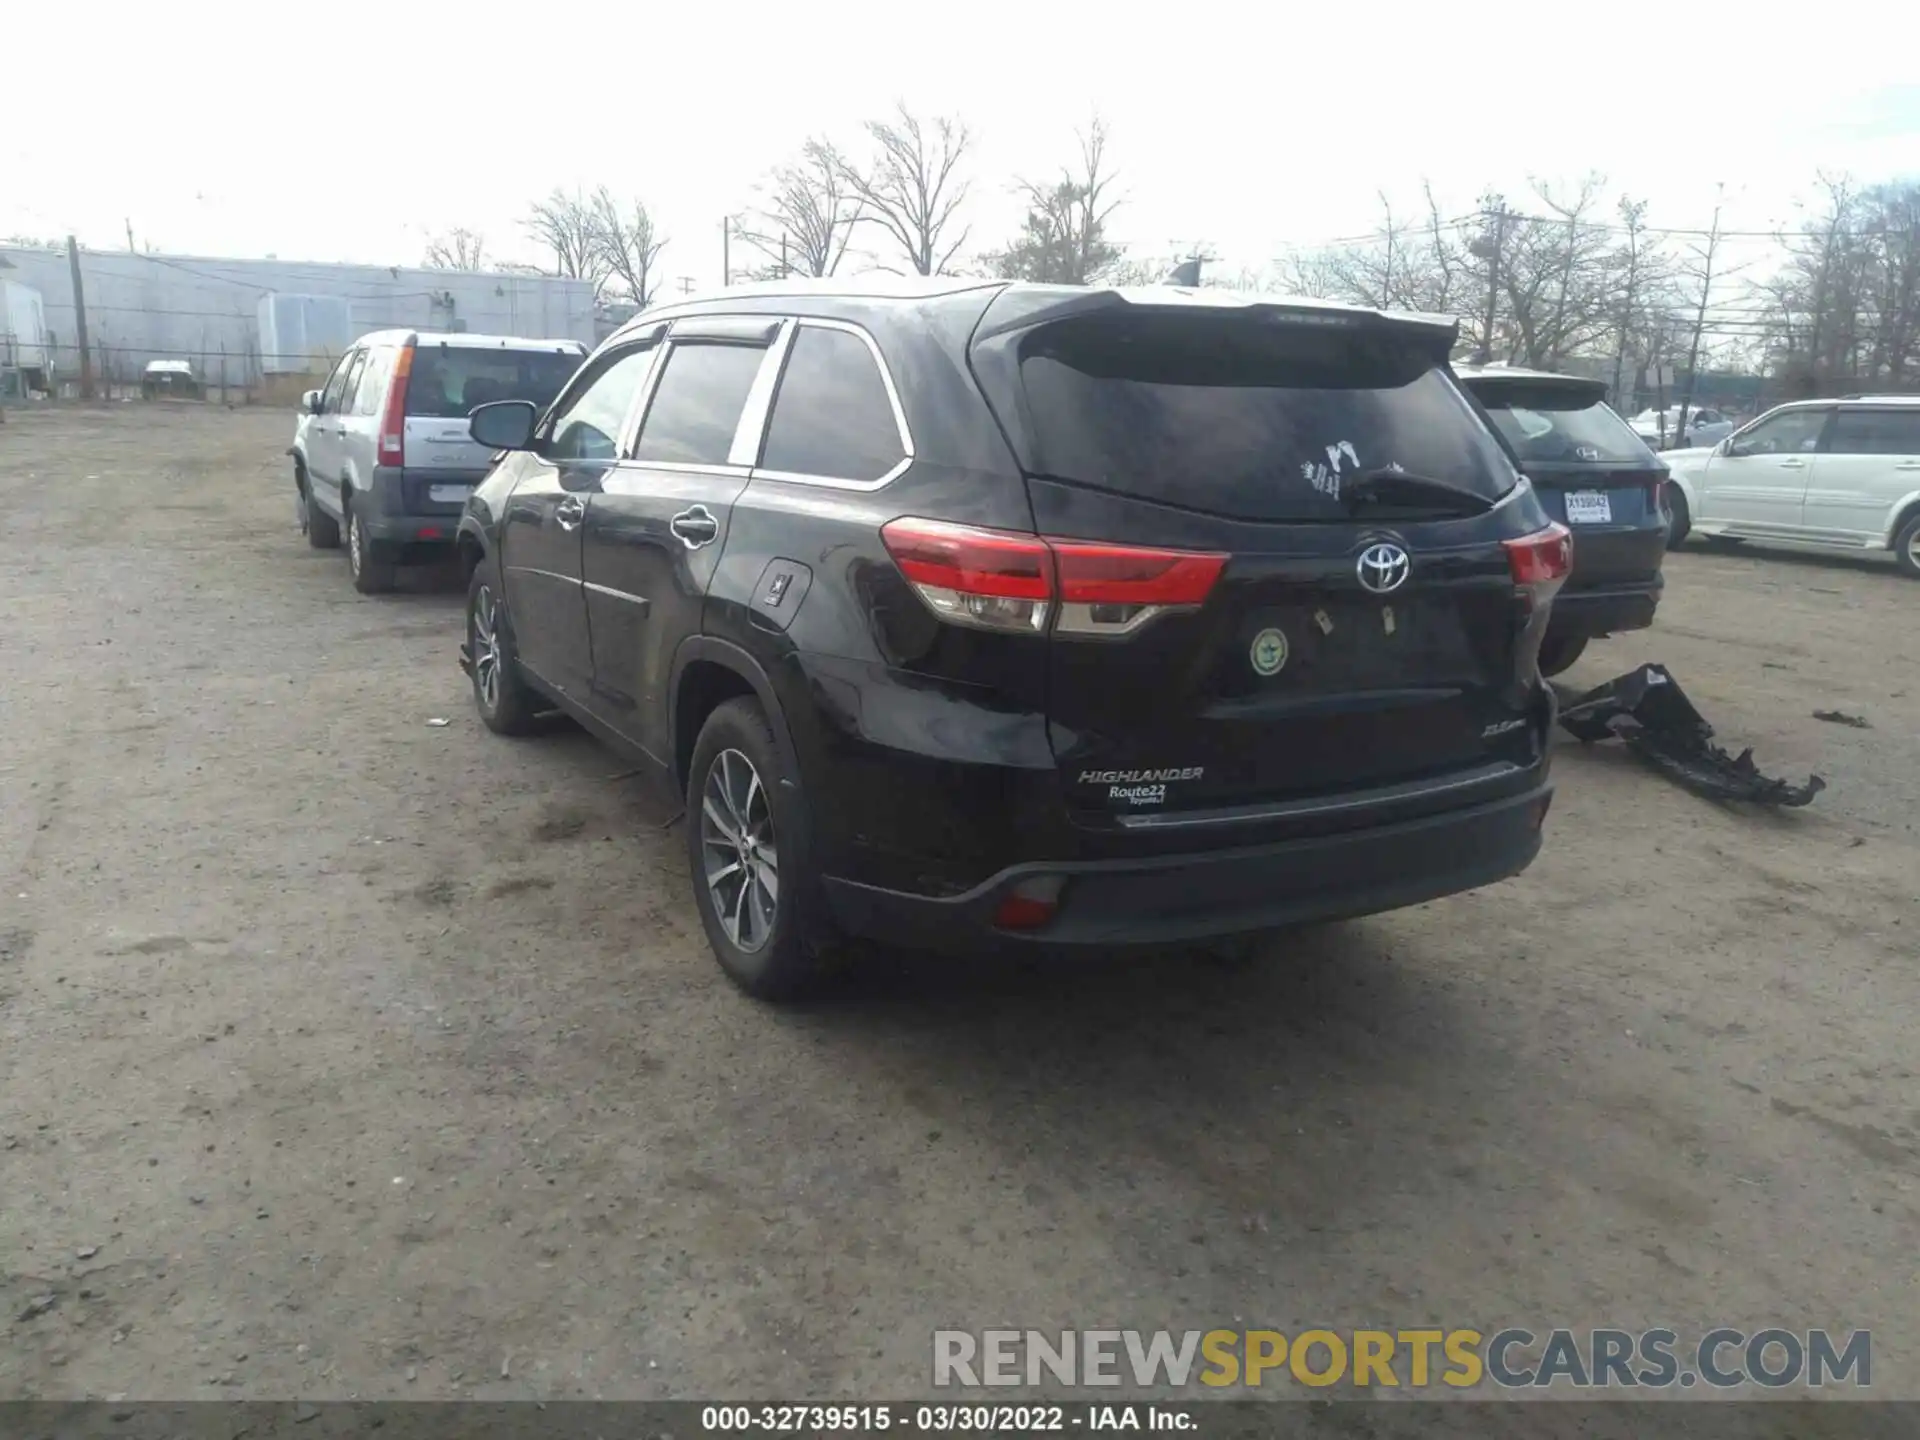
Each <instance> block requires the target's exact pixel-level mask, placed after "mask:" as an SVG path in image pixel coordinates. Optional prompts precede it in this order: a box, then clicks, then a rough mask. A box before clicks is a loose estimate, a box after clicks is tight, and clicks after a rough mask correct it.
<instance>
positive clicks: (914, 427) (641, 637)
mask: <svg viewBox="0 0 1920 1440" xmlns="http://www.w3.org/2000/svg"><path fill="white" fill-rule="evenodd" d="M1454 338H1455V327H1454V326H1453V324H1452V323H1451V322H1448V321H1441V320H1432V319H1425V318H1419V317H1409V316H1405V315H1387V314H1380V313H1375V312H1373V311H1369V310H1361V309H1352V308H1346V307H1341V306H1337V305H1332V304H1325V303H1321V302H1317V301H1298V302H1295V301H1278V300H1265V299H1256V298H1249V297H1229V296H1226V295H1224V294H1221V293H1218V292H1207V291H1189V290H1176V289H1165V288H1161V289H1147V290H1119V289H1100V288H1094V289H1087V288H1067V287H1056V286H1045V285H1032V284H1019V283H1007V282H1003V281H988V282H982V281H958V280H955V281H931V282H924V283H913V284H904V285H900V286H887V287H884V288H883V287H881V286H880V285H878V284H873V285H869V284H868V283H867V282H864V281H824V282H791V283H785V284H780V285H774V286H767V287H749V288H742V289H736V290H729V291H727V292H726V293H725V294H724V295H722V296H719V297H716V298H712V299H708V300H705V301H700V302H685V303H676V304H673V305H670V306H666V307H663V308H660V309H657V310H654V311H651V312H649V313H647V314H645V315H643V316H640V317H638V318H636V319H635V320H633V321H631V322H629V323H628V324H627V325H626V326H625V327H623V328H622V329H621V330H620V331H619V332H618V333H616V334H615V335H614V336H612V337H611V338H610V339H609V340H608V341H607V342H606V343H605V344H603V345H602V346H601V347H600V349H599V350H598V351H597V352H596V353H595V354H594V356H593V357H592V359H591V360H589V361H588V363H587V364H586V365H585V366H584V367H583V368H582V369H581V372H580V373H579V374H578V375H577V376H575V377H574V379H573V381H572V382H571V383H570V384H569V385H568V386H567V388H566V390H565V391H564V392H563V393H562V394H561V395H560V397H559V398H558V399H557V400H556V401H555V403H554V404H553V405H552V406H551V407H550V408H549V409H548V410H547V411H546V412H545V414H544V415H542V414H541V413H540V411H539V407H538V406H537V405H534V404H531V403H527V402H524V401H521V402H504V403H500V404H494V405H486V406H482V407H480V408H479V409H478V410H476V411H475V412H474V415H473V419H472V432H473V435H474V438H475V439H476V440H477V441H478V442H479V443H480V444H482V445H484V446H486V447H488V448H489V449H493V450H500V451H506V452H511V453H509V454H508V455H507V456H506V457H505V458H503V460H502V461H501V462H500V464H499V465H498V466H497V468H496V469H495V470H494V471H493V473H492V474H491V475H489V476H488V478H487V479H486V480H485V481H484V482H483V483H482V484H481V485H480V486H479V488H478V489H476V490H475V492H474V494H473V498H472V499H471V500H470V501H469V502H468V505H467V509H466V513H465V515H464V516H463V517H462V519H461V521H460V530H459V545H460V549H461V552H462V555H463V556H464V558H465V561H466V564H467V567H468V570H469V572H470V575H469V585H468V601H467V637H466V643H465V645H464V647H463V651H464V654H463V663H464V665H465V667H466V669H467V671H468V673H469V675H470V676H471V680H472V686H473V694H474V699H475V702H476V704H477V706H478V709H479V713H480V717H481V719H482V720H483V721H484V722H485V723H486V724H487V725H488V726H489V727H490V728H492V729H493V730H495V731H499V732H503V733H509V734H512V733H519V732H522V731H525V730H527V729H528V728H530V722H531V721H532V720H533V719H534V717H535V715H536V714H537V713H538V712H541V711H544V710H551V709H554V708H556V707H557V708H559V709H562V710H564V711H566V712H567V713H569V714H571V715H572V716H574V717H575V718H577V719H578V720H580V721H581V722H582V723H583V724H585V725H586V726H587V727H588V728H589V729H591V730H593V731H595V732H597V733H598V734H599V735H601V736H602V737H604V738H605V739H606V740H608V741H610V742H611V743H612V744H614V745H615V746H616V747H618V748H619V749H621V750H622V751H625V752H627V753H629V754H631V755H633V756H634V757H637V759H638V760H639V762H640V763H642V764H643V766H645V767H646V768H648V769H650V770H651V771H652V772H654V773H656V774H657V775H659V776H660V777H661V778H662V779H663V780H664V781H665V782H666V783H667V784H668V785H669V786H670V787H671V788H672V790H673V791H674V792H676V793H678V794H681V795H684V796H685V803H686V825H685V831H686V847H687V850H686V853H687V864H688V867H689V870H690V873H691V876H692V881H693V891H694V896H695V899H696V903H697V905H698V907H699V911H700V916H701V919H702V922H703V924H704V926H705V929H706V932H707V936H708V938H709V940H710V941H711V943H712V946H713V949H714V951H715V953H716V955H717V957H718V959H719V961H720V963H721V965H722V966H723V967H724V968H725V970H726V971H727V973H728V974H729V975H730V976H731V977H732V978H733V979H734V980H735V981H736V982H737V983H738V984H739V985H741V986H742V987H743V988H744V989H746V990H747V991H749V992H751V993H753V994H755V995H759V996H763V997H768V998H780V997H785V996H790V995H794V994H796V993H798V992H800V991H802V990H803V989H805V988H806V987H807V986H808V984H809V982H811V981H812V980H813V979H814V978H815V977H816V976H817V975H818V973H819V958H820V956H821V955H822V954H823V953H824V951H825V948H826V947H827V946H828V945H829V944H830V942H831V941H832V939H833V938H834V937H836V936H840V935H844V934H847V933H854V934H859V935H863V936H868V937H873V938H877V939H881V940H885V941H894V942H901V943H906V944H911V945H915V946H919V947H924V948H934V949H946V950H950V951H954V952H959V953H965V952H968V951H975V950H979V949H986V948H1000V947H1007V946H1014V947H1018V946H1026V947H1033V948H1035V949H1042V950H1061V951H1078V952H1081V953H1087V952H1100V953H1104V952H1106V951H1109V950H1111V949H1114V948H1117V947H1122V946H1127V947H1131V946H1136V945H1154V946H1157V945H1164V944H1168V943H1172V942H1180V943H1186V942H1200V941H1213V940H1216V939H1226V938H1228V937H1234V936H1240V935H1245V934H1249V933H1252V932H1258V931H1262V930H1268V929H1273V928H1276V927H1280V926H1284V925H1289V924H1293V923H1296V922H1301V921H1307V920H1316V919H1324V918H1330V917H1336V916H1350V915H1358V914H1364V913H1367V912H1372V911H1380V910H1386V909H1391V908H1394V907H1397V906H1403V905H1411V904H1414V903H1416V902H1419V901H1423V900H1429V899H1432V898H1434V897H1435V896H1440V895H1446V894H1449V893H1451V892H1455V891H1460V890H1465V889H1468V888H1470V887H1473V886H1478V885H1485V884H1487V883H1489V882H1492V881H1495V880H1498V879H1501V878H1502V877H1504V876H1508V875H1512V874H1514V873H1515V872H1517V871H1519V870H1522V869H1524V868H1525V867H1526V866H1527V864H1528V863H1529V862H1530V861H1531V860H1532V859H1533V857H1534V855H1535V853H1536V852H1537V850H1538V848H1539V845H1540V833H1541V824H1542V821H1543V819H1544V817H1545V815H1546V811H1547V807H1548V802H1549V799H1550V795H1551V791H1550V787H1549V785H1548V783H1547V766H1548V737H1549V727H1550V724H1551V721H1552V718H1553V700H1552V696H1551V693H1550V691H1549V690H1548V688H1547V687H1546V685H1545V684H1544V682H1543V681H1542V680H1541V678H1540V674H1539V670H1538V667H1537V663H1536V662H1537V654H1538V650H1539V646H1540V642H1541V638H1542V636H1543V635H1544V634H1545V631H1546V625H1547V621H1548V618H1549V612H1550V603H1551V600H1552V597H1553V594H1554V592H1555V590H1556V589H1557V588H1558V587H1559V585H1560V583H1561V581H1562V580H1563V578H1564V577H1565V576H1566V574H1567V571H1568V568H1569V565H1570V553H1571V541H1570V538H1569V536H1568V532H1567V530H1566V529H1565V527H1563V526H1561V525H1559V524H1556V523H1554V522H1553V521H1552V520H1551V519H1550V518H1549V517H1548V515H1547V513H1546V512H1545V511H1544V510H1543V509H1542V508H1541V504H1540V501H1539V499H1538V498H1537V497H1536V496H1535V494H1534V493H1533V491H1532V489H1531V487H1530V486H1529V484H1528V483H1527V482H1526V481H1525V480H1524V479H1522V478H1521V477H1520V476H1519V475H1518V473H1517V472H1516V470H1515V467H1514V465H1513V464H1512V461H1511V458H1510V456H1509V454H1508V452H1507V451H1506V449H1504V448H1503V446H1502V445H1501V443H1500V441H1499V440H1498V439H1497V438H1496V436H1495V435H1494V434H1493V432H1492V431H1491V430H1490V429H1489V428H1488V426H1487V423H1486V421H1485V419H1484V418H1483V415H1482V412H1480V411H1479V410H1477V409H1476V408H1475V407H1474V406H1473V404H1472V403H1471V402H1470V401H1469V400H1468V398H1467V397H1466V395H1465V394H1464V393H1463V391H1462V390H1461V388H1460V385H1459V383H1458V381H1457V380H1456V379H1455V378H1454V376H1453V374H1452V372H1451V371H1450V369H1449V367H1448V364H1447V355H1448V352H1449V349H1450V347H1451V346H1452V344H1453V341H1454Z"/></svg>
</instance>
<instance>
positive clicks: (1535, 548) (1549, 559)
mask: <svg viewBox="0 0 1920 1440" xmlns="http://www.w3.org/2000/svg"><path fill="white" fill-rule="evenodd" d="M1501 543H1502V544H1504V545H1505V546H1506V547H1507V564H1508V565H1509V566H1510V567H1511V568H1512V570H1513V583H1514V584H1516V585H1526V586H1535V585H1556V586H1557V585H1558V584H1559V583H1560V582H1561V581H1562V580H1565V579H1566V578H1567V575H1568V573H1569V572H1570V571H1571V570H1572V569H1573V532H1572V531H1571V530H1569V529H1567V527H1566V526H1564V525H1561V524H1559V523H1557V522H1554V523H1549V524H1548V526H1547V528H1546V529H1544V530H1536V531H1534V532H1533V534H1531V535H1522V536H1521V537H1520V538H1519V539H1518V540H1506V541H1502V542H1501Z"/></svg>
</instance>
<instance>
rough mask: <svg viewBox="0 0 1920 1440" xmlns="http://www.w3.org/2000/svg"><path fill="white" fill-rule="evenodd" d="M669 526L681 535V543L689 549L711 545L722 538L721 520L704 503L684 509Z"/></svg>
mask: <svg viewBox="0 0 1920 1440" xmlns="http://www.w3.org/2000/svg"><path fill="white" fill-rule="evenodd" d="M667 528H668V529H669V530H671V531H673V533H674V534H675V535H677V536H679V537H680V543H681V544H682V545H684V546H686V547H687V549H689V550H698V549H699V548H700V547H701V546H702V545H711V544H712V543H713V542H714V541H715V540H717V539H719V538H720V522H719V521H718V520H716V519H714V518H713V512H712V511H710V510H709V509H707V507H706V506H704V505H696V506H694V507H693V508H692V509H691V510H682V511H681V512H680V513H679V514H678V515H676V516H674V517H673V520H672V521H671V522H670V523H669V524H668V526H667Z"/></svg>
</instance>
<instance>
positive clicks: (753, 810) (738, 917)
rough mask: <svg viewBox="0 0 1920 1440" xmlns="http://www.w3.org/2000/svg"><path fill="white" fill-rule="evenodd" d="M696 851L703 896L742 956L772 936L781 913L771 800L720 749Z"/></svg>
mask: <svg viewBox="0 0 1920 1440" xmlns="http://www.w3.org/2000/svg"><path fill="white" fill-rule="evenodd" d="M700 851H701V855H702V857H703V861H704V866H703V868H704V869H705V872H706V882H707V895H708V897H709V898H710V899H711V900H712V901H713V913H714V914H715V915H717V916H719V917H720V926H721V928H722V929H723V930H725V931H726V933H727V938H728V939H729V940H731V941H732V942H733V943H734V944H735V945H736V946H738V947H739V948H740V949H742V950H745V951H749V952H751V951H755V950H758V949H760V948H761V947H762V946H763V945H765V944H766V943H767V941H768V940H769V939H770V938H771V937H772V935H773V925H774V920H775V918H776V917H777V916H778V915H779V911H780V856H779V851H778V850H777V849H776V847H775V844H774V834H773V807H772V796H771V795H769V794H768V792H767V787H766V786H765V785H764V784H763V783H761V780H760V772H759V771H758V770H756V769H754V768H753V762H752V761H751V760H749V759H748V758H747V757H746V756H745V755H743V754H742V753H741V752H740V751H738V750H722V751H721V752H720V753H719V754H718V755H716V756H714V759H713V764H712V765H711V766H709V767H708V769H707V783H706V785H705V786H704V787H703V788H702V793H701V796H700Z"/></svg>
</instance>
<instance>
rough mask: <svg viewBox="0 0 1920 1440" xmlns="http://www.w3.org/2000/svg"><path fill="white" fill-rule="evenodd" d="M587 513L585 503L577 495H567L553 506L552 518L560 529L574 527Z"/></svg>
mask: <svg viewBox="0 0 1920 1440" xmlns="http://www.w3.org/2000/svg"><path fill="white" fill-rule="evenodd" d="M586 513H587V504H586V502H585V501H584V500H582V499H581V498H580V497H579V496H578V495H569V496H568V497H567V498H566V499H564V500H562V501H561V502H560V503H559V505H557V506H555V507H554V512H553V519H554V523H555V524H557V525H558V526H559V527H560V528H561V529H562V530H572V529H575V528H576V527H577V526H578V525H579V524H580V519H581V517H582V516H584V515H585V514H586Z"/></svg>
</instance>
